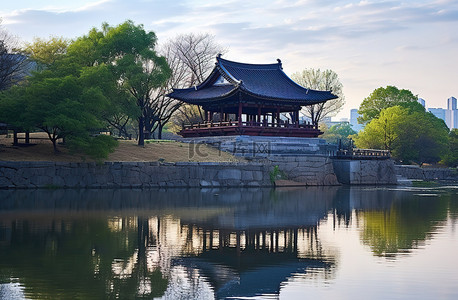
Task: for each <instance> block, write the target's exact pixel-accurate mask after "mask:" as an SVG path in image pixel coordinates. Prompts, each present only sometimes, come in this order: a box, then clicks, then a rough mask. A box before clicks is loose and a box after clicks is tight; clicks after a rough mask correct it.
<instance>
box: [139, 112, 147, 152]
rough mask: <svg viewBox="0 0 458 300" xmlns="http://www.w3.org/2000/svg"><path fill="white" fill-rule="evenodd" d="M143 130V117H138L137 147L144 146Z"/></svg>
mask: <svg viewBox="0 0 458 300" xmlns="http://www.w3.org/2000/svg"><path fill="white" fill-rule="evenodd" d="M143 129H144V117H143V115H142V116H140V117H138V145H139V146H144V145H145V136H144V133H143Z"/></svg>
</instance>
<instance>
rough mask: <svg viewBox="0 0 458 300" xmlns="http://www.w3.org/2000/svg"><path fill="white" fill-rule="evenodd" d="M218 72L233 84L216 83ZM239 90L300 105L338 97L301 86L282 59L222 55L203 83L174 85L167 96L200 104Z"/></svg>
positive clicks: (219, 98) (257, 96)
mask: <svg viewBox="0 0 458 300" xmlns="http://www.w3.org/2000/svg"><path fill="white" fill-rule="evenodd" d="M219 76H223V77H224V78H225V79H226V80H227V81H228V82H229V83H230V84H228V85H221V86H215V85H214V83H215V81H216V80H217V78H219ZM236 91H240V92H242V93H244V94H247V95H250V96H252V97H255V98H258V99H260V100H266V101H276V102H284V103H285V104H286V103H295V104H299V105H313V104H317V103H322V102H326V101H328V100H332V99H336V98H338V96H336V95H334V94H332V93H331V92H330V91H317V90H311V89H307V88H305V87H302V86H300V85H299V84H297V83H296V82H294V81H293V80H292V79H291V78H289V77H288V76H287V75H286V74H285V73H284V72H283V69H282V65H281V61H280V60H278V63H276V64H246V63H239V62H233V61H229V60H225V59H222V58H221V57H217V62H216V66H215V68H214V69H213V70H212V72H211V74H210V75H209V76H208V77H207V79H206V80H205V81H204V82H202V83H201V84H200V85H198V86H196V87H193V88H187V89H174V90H173V92H172V93H170V94H168V96H169V97H171V98H175V99H178V100H181V101H183V102H187V103H191V104H197V103H199V102H205V103H208V102H209V101H212V100H213V101H219V100H221V99H227V98H228V96H229V95H233V94H234V93H235V92H236Z"/></svg>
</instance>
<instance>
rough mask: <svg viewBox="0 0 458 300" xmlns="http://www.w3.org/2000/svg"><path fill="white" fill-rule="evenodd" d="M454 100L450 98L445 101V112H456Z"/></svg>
mask: <svg viewBox="0 0 458 300" xmlns="http://www.w3.org/2000/svg"><path fill="white" fill-rule="evenodd" d="M456 109H457V107H456V98H455V97H450V98H448V99H447V110H456Z"/></svg>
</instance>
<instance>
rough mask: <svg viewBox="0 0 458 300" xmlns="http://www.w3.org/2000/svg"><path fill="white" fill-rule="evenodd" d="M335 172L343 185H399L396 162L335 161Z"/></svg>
mask: <svg viewBox="0 0 458 300" xmlns="http://www.w3.org/2000/svg"><path fill="white" fill-rule="evenodd" d="M333 165H334V171H335V172H336V175H337V178H338V179H339V182H341V183H343V184H375V185H385V184H397V179H396V173H395V170H394V162H393V161H392V160H391V159H385V160H378V159H377V160H351V159H334V161H333Z"/></svg>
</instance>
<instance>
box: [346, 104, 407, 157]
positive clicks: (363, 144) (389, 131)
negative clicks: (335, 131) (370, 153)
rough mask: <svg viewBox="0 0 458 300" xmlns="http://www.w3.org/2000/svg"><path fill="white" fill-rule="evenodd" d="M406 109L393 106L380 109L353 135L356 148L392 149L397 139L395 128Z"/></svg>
mask: <svg viewBox="0 0 458 300" xmlns="http://www.w3.org/2000/svg"><path fill="white" fill-rule="evenodd" d="M407 115H408V110H407V109H406V108H402V107H401V106H393V107H389V108H387V109H384V110H382V111H381V113H380V115H379V117H377V118H374V119H373V120H372V121H371V122H369V123H368V124H367V125H366V127H365V128H364V129H363V130H362V131H360V132H359V133H358V135H355V136H353V138H354V140H355V144H356V146H357V147H358V148H367V149H383V150H393V143H394V142H395V141H396V140H397V139H398V135H399V134H398V132H397V129H398V128H399V125H400V124H401V123H402V121H403V119H404V118H405V117H406V116H407Z"/></svg>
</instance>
